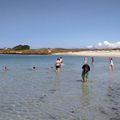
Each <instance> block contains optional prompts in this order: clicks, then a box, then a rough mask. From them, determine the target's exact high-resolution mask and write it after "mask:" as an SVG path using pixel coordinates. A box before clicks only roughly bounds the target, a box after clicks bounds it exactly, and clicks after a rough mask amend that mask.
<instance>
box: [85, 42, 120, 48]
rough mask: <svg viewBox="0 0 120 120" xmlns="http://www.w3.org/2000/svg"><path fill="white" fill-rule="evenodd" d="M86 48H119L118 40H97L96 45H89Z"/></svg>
mask: <svg viewBox="0 0 120 120" xmlns="http://www.w3.org/2000/svg"><path fill="white" fill-rule="evenodd" d="M87 48H120V41H118V42H109V41H103V42H99V43H98V44H97V45H89V46H88V47H87Z"/></svg>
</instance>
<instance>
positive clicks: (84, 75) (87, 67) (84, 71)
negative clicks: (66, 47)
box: [55, 57, 114, 82]
mask: <svg viewBox="0 0 120 120" xmlns="http://www.w3.org/2000/svg"><path fill="white" fill-rule="evenodd" d="M109 62H110V65H109V69H110V70H113V68H114V64H113V60H112V58H111V57H110V58H109ZM62 63H63V60H62V57H60V58H57V60H56V61H55V68H56V71H57V72H58V71H59V70H60V68H61V64H62ZM91 64H92V65H93V64H94V57H91ZM89 71H90V65H89V64H88V57H85V58H84V64H83V66H82V75H81V76H82V81H83V82H87V80H88V74H89Z"/></svg>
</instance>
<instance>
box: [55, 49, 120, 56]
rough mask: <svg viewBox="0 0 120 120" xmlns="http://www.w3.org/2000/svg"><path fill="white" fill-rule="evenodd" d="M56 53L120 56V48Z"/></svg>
mask: <svg viewBox="0 0 120 120" xmlns="http://www.w3.org/2000/svg"><path fill="white" fill-rule="evenodd" d="M55 55H78V56H106V57H120V51H119V50H110V51H109V50H108V51H106V50H102V51H101V50H100V51H99V50H98V51H81V52H65V53H55Z"/></svg>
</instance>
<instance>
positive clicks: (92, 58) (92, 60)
mask: <svg viewBox="0 0 120 120" xmlns="http://www.w3.org/2000/svg"><path fill="white" fill-rule="evenodd" d="M91 64H92V65H93V64H94V57H91Z"/></svg>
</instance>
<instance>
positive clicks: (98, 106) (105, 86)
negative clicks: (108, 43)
mask: <svg viewBox="0 0 120 120" xmlns="http://www.w3.org/2000/svg"><path fill="white" fill-rule="evenodd" d="M59 57H60V55H0V120H120V58H119V57H113V63H114V69H113V70H110V69H109V59H108V57H94V64H93V65H92V64H91V57H88V63H89V65H90V69H91V70H90V73H89V80H88V81H87V82H82V80H81V73H82V65H83V64H84V56H67V55H62V56H61V57H62V59H63V65H62V67H61V70H60V71H59V72H56V70H55V66H54V64H55V60H56V59H57V58H59ZM5 67H6V69H5ZM33 67H35V69H33Z"/></svg>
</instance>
